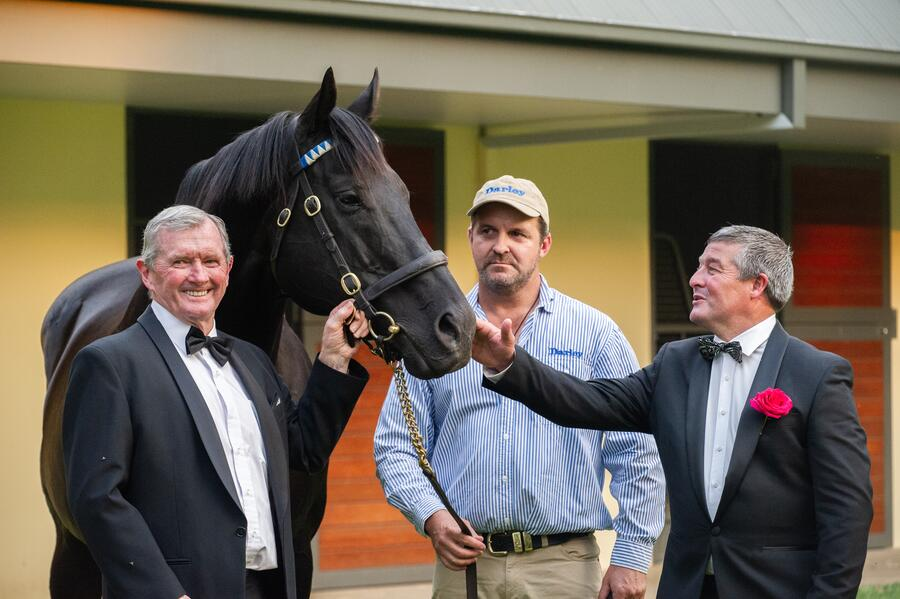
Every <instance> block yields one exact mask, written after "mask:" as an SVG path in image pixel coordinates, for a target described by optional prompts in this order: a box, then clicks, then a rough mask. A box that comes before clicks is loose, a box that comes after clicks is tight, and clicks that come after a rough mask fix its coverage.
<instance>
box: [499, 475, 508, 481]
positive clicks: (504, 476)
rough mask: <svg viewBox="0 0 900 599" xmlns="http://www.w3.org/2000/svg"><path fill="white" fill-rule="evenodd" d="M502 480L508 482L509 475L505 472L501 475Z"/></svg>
mask: <svg viewBox="0 0 900 599" xmlns="http://www.w3.org/2000/svg"><path fill="white" fill-rule="evenodd" d="M500 480H502V481H503V482H506V481H507V480H509V477H508V476H506V475H505V474H504V475H503V476H501V477H500Z"/></svg>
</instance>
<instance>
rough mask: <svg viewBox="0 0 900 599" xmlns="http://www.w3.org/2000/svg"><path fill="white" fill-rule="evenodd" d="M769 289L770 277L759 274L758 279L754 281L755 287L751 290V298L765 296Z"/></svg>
mask: <svg viewBox="0 0 900 599" xmlns="http://www.w3.org/2000/svg"><path fill="white" fill-rule="evenodd" d="M768 287H769V276H768V275H767V274H765V273H762V272H761V273H759V274H758V275H756V278H755V279H753V287H751V288H750V297H752V298H754V299H756V298H759V297H763V296H765V294H766V289H768Z"/></svg>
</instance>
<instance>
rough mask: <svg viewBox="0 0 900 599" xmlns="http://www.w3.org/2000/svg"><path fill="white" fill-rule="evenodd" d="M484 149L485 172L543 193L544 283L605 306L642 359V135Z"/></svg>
mask: <svg viewBox="0 0 900 599" xmlns="http://www.w3.org/2000/svg"><path fill="white" fill-rule="evenodd" d="M484 154H485V161H484V164H485V167H484V175H485V178H488V177H498V176H500V175H503V174H510V175H514V176H517V177H525V178H527V179H531V180H533V181H534V182H535V183H536V184H537V185H538V187H539V188H540V189H541V191H542V192H543V193H544V196H545V197H546V198H547V202H548V204H549V206H550V232H551V234H552V235H553V247H552V248H551V250H550V254H549V255H548V256H547V257H546V258H545V259H544V260H543V262H542V264H541V271H542V272H543V273H544V275H545V276H546V277H547V280H548V281H549V282H550V284H551V285H553V286H554V287H557V288H559V289H560V290H561V291H563V292H564V293H566V294H568V295H571V296H573V297H576V298H578V299H580V300H581V301H583V302H586V303H588V304H590V305H592V306H594V307H596V308H598V309H600V310H602V311H603V312H606V313H607V314H608V315H609V316H611V317H612V318H613V320H615V321H616V322H617V323H618V324H619V326H620V327H621V329H622V331H623V332H624V333H625V335H626V336H627V337H628V340H629V341H630V342H631V344H632V346H633V347H634V350H635V352H636V353H637V356H638V361H639V362H640V363H641V364H647V363H649V361H650V360H651V358H652V357H653V352H652V348H651V296H650V279H651V274H650V237H649V236H650V222H649V218H650V213H649V204H650V203H649V191H648V177H649V173H648V144H647V141H646V140H617V141H595V142H583V143H569V144H556V145H542V146H523V147H517V148H504V149H488V150H486V151H485V152H484ZM479 185H480V182H479ZM476 189H477V186H476ZM476 189H473V190H472V194H471V195H474V192H475V190H476ZM471 195H470V199H469V202H471ZM448 235H449V234H448ZM470 262H471V261H470ZM473 270H474V269H473Z"/></svg>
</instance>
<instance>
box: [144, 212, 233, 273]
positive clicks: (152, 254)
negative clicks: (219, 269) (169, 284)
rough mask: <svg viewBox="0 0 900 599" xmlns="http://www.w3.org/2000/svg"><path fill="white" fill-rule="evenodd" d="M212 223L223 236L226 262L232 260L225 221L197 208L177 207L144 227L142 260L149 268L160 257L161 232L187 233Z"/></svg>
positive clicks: (154, 218) (156, 217)
mask: <svg viewBox="0 0 900 599" xmlns="http://www.w3.org/2000/svg"><path fill="white" fill-rule="evenodd" d="M207 220H208V221H211V222H212V223H213V224H214V225H215V226H216V228H217V229H218V230H219V235H221V236H222V245H223V247H224V249H225V260H226V261H227V260H230V259H231V242H229V241H228V231H226V230H225V221H223V220H222V219H221V218H219V217H218V216H215V215H214V214H209V213H208V212H206V211H204V210H201V209H200V208H197V207H196V206H187V205H183V204H180V205H176V206H169V207H168V208H166V209H165V210H163V211H162V212H160V213H159V214H157V215H156V216H154V217H153V218H151V219H150V222H148V223H147V226H146V227H144V246H143V248H142V249H141V260H143V261H144V264H146V265H147V267H148V268H153V264H154V262H155V261H156V258H157V256H158V255H159V233H160V231H186V230H188V229H193V228H195V227H199V226H200V225H202V224H203V223H204V222H205V221H207Z"/></svg>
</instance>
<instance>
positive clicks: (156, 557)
mask: <svg viewBox="0 0 900 599" xmlns="http://www.w3.org/2000/svg"><path fill="white" fill-rule="evenodd" d="M220 334H221V333H220ZM231 364H232V365H233V367H234V369H235V371H236V372H237V374H238V376H239V377H240V379H241V381H242V383H243V384H244V387H245V388H246V390H247V392H248V395H249V396H250V399H251V401H252V402H253V404H254V408H255V410H256V414H257V417H258V419H259V425H260V431H261V432H262V437H263V442H264V445H265V449H266V460H267V476H268V484H269V498H270V502H271V506H272V516H273V522H274V525H275V534H276V537H277V543H278V546H277V551H278V563H279V571H280V573H281V575H282V577H283V580H284V589H285V592H284V594H285V597H288V598H289V599H293V598H294V597H295V595H296V585H295V582H294V552H293V549H292V542H291V522H290V520H291V516H290V506H289V496H288V495H289V486H288V459H290V466H291V467H293V468H297V469H301V470H307V471H315V470H319V469H321V468H323V467H324V466H325V464H326V462H327V460H328V457H329V455H330V454H331V451H332V449H333V448H334V446H335V444H336V443H337V441H338V438H339V437H340V435H341V432H342V431H343V429H344V425H345V424H346V422H347V419H348V418H349V417H350V413H351V411H352V410H353V407H354V405H355V403H356V400H357V398H358V397H359V394H360V392H361V391H362V388H363V387H364V386H365V383H366V380H367V378H368V374H367V373H366V371H365V370H364V369H363V368H362V367H361V366H359V364H357V363H355V362H353V363H351V370H350V374H349V375H345V374H342V373H339V372H337V371H335V370H332V369H331V368H328V367H327V366H325V365H323V364H321V363H319V362H318V361H317V362H316V364H315V365H314V367H313V370H312V373H311V375H310V377H309V384H308V386H307V388H306V391H305V392H304V394H303V397H301V398H300V401H299V404H297V405H295V404H294V402H293V401H291V397H290V393H289V392H288V390H287V388H286V387H285V385H284V383H283V382H282V381H281V379H280V378H279V377H278V375H277V374H276V373H275V369H274V367H273V366H272V363H271V362H270V360H269V358H268V356H266V355H265V353H263V352H262V351H261V350H260V349H259V348H257V347H256V346H253V345H251V344H249V343H246V342H244V341H241V340H239V339H234V349H233V352H232V358H231ZM68 389H69V390H68V394H67V396H66V402H65V412H64V415H63V452H64V458H65V466H66V479H67V491H68V499H69V506H70V507H71V509H72V514H73V516H74V517H75V520H76V522H77V523H78V526H79V527H80V528H81V531H82V532H83V534H84V538H85V541H86V542H87V545H88V548H89V549H90V551H91V554H92V555H93V556H94V559H95V560H96V562H97V564H98V565H99V566H100V569H101V571H102V573H103V596H104V597H105V598H107V599H120V598H123V599H138V598H144V597H146V598H147V599H150V598H152V599H176V598H177V597H180V596H181V595H183V594H187V595H189V596H190V597H191V599H220V598H226V597H227V598H229V599H230V598H240V597H243V596H244V584H245V581H244V578H245V567H244V560H245V556H244V553H245V535H246V532H247V531H246V526H247V522H246V519H245V517H244V514H243V511H242V510H241V507H240V502H239V500H238V497H237V493H236V491H235V488H234V482H233V480H232V478H231V473H230V471H229V469H228V463H227V461H226V458H225V452H224V450H223V448H222V443H221V441H220V439H219V436H218V433H217V431H216V427H215V424H214V423H213V419H212V416H211V415H210V413H209V410H208V409H207V407H206V403H205V402H204V400H203V396H202V395H201V394H200V390H199V389H198V388H197V385H196V384H195V383H194V380H193V378H192V377H191V375H190V372H189V371H188V369H187V367H186V366H185V365H184V362H183V360H182V359H181V356H180V355H179V354H178V352H177V350H176V349H175V347H174V346H173V345H172V341H171V339H170V338H169V337H168V335H167V334H166V332H165V330H164V329H163V327H162V325H161V324H160V323H159V321H158V320H157V318H156V316H155V315H154V314H153V312H152V310H150V309H149V308H148V309H147V311H145V312H144V314H143V315H142V316H141V317H140V318H139V319H138V322H137V323H135V324H134V325H132V326H131V327H129V328H128V329H126V330H124V331H122V332H121V333H118V334H115V335H112V336H109V337H105V338H103V339H100V340H98V341H95V342H94V343H92V344H90V345H89V346H87V347H85V348H84V349H83V350H82V351H81V352H79V353H78V355H77V356H76V358H75V361H74V364H73V366H72V373H71V378H70V381H69V388H68Z"/></svg>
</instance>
